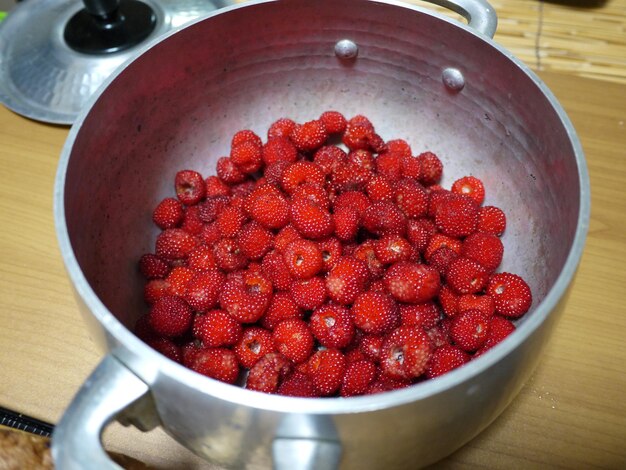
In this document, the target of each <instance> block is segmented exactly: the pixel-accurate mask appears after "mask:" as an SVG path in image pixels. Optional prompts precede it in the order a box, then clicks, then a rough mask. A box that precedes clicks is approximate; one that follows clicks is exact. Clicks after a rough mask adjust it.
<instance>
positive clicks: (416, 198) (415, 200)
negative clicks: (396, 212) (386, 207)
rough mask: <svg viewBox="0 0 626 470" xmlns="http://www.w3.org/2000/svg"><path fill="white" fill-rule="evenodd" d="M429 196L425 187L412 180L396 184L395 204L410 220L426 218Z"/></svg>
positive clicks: (403, 180)
mask: <svg viewBox="0 0 626 470" xmlns="http://www.w3.org/2000/svg"><path fill="white" fill-rule="evenodd" d="M428 201H429V196H428V193H427V192H426V190H425V189H424V187H423V186H422V185H421V184H419V183H418V182H417V181H415V180H412V179H408V178H405V179H402V180H400V181H398V182H397V183H396V184H395V194H394V202H395V204H396V205H397V206H398V208H399V209H400V210H401V211H402V212H404V215H406V216H407V217H408V218H410V219H417V218H419V217H422V216H425V215H426V214H427V212H428Z"/></svg>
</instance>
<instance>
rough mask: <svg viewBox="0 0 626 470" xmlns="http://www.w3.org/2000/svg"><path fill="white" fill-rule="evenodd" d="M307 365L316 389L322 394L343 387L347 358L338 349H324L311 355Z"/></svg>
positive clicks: (329, 393)
mask: <svg viewBox="0 0 626 470" xmlns="http://www.w3.org/2000/svg"><path fill="white" fill-rule="evenodd" d="M307 367H308V375H309V377H311V379H312V381H313V385H314V386H315V389H316V390H317V391H318V392H319V393H320V394H321V395H322V396H328V395H332V394H333V393H335V392H336V391H337V390H339V387H341V382H342V379H343V376H344V374H345V371H346V358H345V357H344V355H343V354H342V353H341V352H340V351H338V350H337V349H322V350H319V351H317V352H316V353H315V354H313V355H312V356H311V358H310V359H309V361H308V362H307Z"/></svg>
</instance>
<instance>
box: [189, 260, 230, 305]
mask: <svg viewBox="0 0 626 470" xmlns="http://www.w3.org/2000/svg"><path fill="white" fill-rule="evenodd" d="M223 285H224V275H223V274H222V273H221V272H220V271H218V270H217V269H213V270H210V271H205V272H200V273H197V274H195V275H194V276H193V277H192V278H191V279H190V280H189V281H188V282H187V284H186V286H185V290H184V293H183V298H184V299H185V301H186V302H187V303H188V304H189V305H190V306H191V308H193V309H194V310H195V311H196V312H206V311H207V310H209V309H211V308H213V307H215V305H217V301H218V299H219V296H220V292H221V290H222V286H223Z"/></svg>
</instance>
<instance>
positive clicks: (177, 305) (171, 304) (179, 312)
mask: <svg viewBox="0 0 626 470" xmlns="http://www.w3.org/2000/svg"><path fill="white" fill-rule="evenodd" d="M148 319H149V323H150V327H151V328H152V329H153V330H154V331H155V332H156V333H157V334H159V335H161V336H164V337H166V338H173V337H176V336H181V335H182V334H184V333H186V332H187V330H189V328H190V327H191V322H192V320H193V312H192V311H191V307H189V305H187V303H186V302H185V301H184V300H183V299H181V298H180V297H174V296H169V295H168V296H163V297H161V298H160V299H158V300H157V301H156V303H155V304H154V305H153V306H152V308H151V309H150V312H149V313H148Z"/></svg>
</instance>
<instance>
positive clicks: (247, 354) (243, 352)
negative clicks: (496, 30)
mask: <svg viewBox="0 0 626 470" xmlns="http://www.w3.org/2000/svg"><path fill="white" fill-rule="evenodd" d="M275 350H276V348H275V347H274V341H273V340H272V333H271V332H270V331H268V330H266V329H264V328H261V327H258V326H251V327H248V328H244V329H243V332H242V334H241V336H240V338H239V340H238V341H237V343H236V344H235V345H234V346H233V352H234V353H235V355H236V356H237V360H238V361H239V364H241V366H242V367H245V368H246V369H250V368H252V366H254V364H256V363H257V362H258V361H259V359H261V358H262V357H263V356H265V355H266V354H269V353H271V352H274V351H275Z"/></svg>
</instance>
